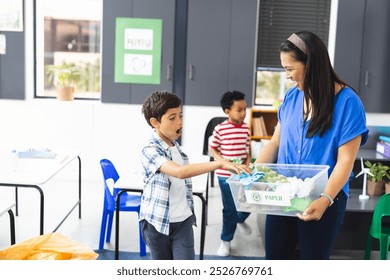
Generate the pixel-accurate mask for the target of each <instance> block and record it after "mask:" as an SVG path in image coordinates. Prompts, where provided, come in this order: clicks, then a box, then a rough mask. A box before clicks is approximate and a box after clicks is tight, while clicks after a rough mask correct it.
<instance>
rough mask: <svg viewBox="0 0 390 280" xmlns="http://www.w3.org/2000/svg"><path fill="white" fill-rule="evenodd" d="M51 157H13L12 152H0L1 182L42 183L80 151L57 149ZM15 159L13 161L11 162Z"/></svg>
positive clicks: (17, 183)
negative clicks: (54, 155)
mask: <svg viewBox="0 0 390 280" xmlns="http://www.w3.org/2000/svg"><path fill="white" fill-rule="evenodd" d="M55 152H56V153H57V155H56V157H54V158H52V159H50V158H14V159H13V158H12V153H11V152H9V153H6V152H2V153H0V170H1V172H0V184H10V185H12V184H16V185H42V184H45V183H46V182H47V181H48V180H49V179H51V178H52V177H53V176H54V175H56V174H57V173H58V172H59V171H60V170H61V169H62V168H64V167H65V166H66V165H67V164H69V163H70V162H71V161H72V160H74V159H75V158H76V157H78V156H79V154H80V152H78V151H55ZM11 161H13V162H11Z"/></svg>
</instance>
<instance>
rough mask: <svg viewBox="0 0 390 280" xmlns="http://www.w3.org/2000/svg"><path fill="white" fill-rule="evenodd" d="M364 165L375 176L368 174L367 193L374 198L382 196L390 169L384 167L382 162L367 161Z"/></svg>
mask: <svg viewBox="0 0 390 280" xmlns="http://www.w3.org/2000/svg"><path fill="white" fill-rule="evenodd" d="M364 163H365V165H366V166H367V167H368V168H369V169H370V172H371V174H372V175H373V176H371V175H370V174H368V177H367V193H368V194H369V195H374V196H380V195H382V194H383V190H384V180H385V178H386V177H387V176H388V174H389V169H390V167H389V166H386V165H383V164H382V163H381V162H376V163H371V162H370V161H368V160H367V161H365V162H364Z"/></svg>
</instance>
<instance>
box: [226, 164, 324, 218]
mask: <svg viewBox="0 0 390 280" xmlns="http://www.w3.org/2000/svg"><path fill="white" fill-rule="evenodd" d="M255 168H256V170H257V171H259V172H264V177H263V178H261V179H260V181H258V182H252V183H250V184H248V185H246V186H245V185H244V183H245V181H246V180H242V178H239V176H237V175H232V176H231V177H230V178H228V180H227V182H228V183H229V186H230V190H231V192H232V195H233V199H234V203H235V205H236V209H237V211H242V212H258V213H265V214H273V215H282V216H295V215H296V214H297V213H302V212H303V211H304V210H305V209H306V208H307V206H308V205H309V204H310V203H311V202H312V201H313V200H315V199H317V198H318V197H319V195H320V194H321V193H322V192H323V190H324V188H325V186H326V184H327V182H328V169H329V166H328V165H307V164H256V165H255ZM246 179H247V178H246ZM243 182H244V183H243Z"/></svg>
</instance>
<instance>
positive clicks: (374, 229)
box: [364, 193, 390, 260]
mask: <svg viewBox="0 0 390 280" xmlns="http://www.w3.org/2000/svg"><path fill="white" fill-rule="evenodd" d="M383 217H390V193H387V194H384V195H382V196H381V197H380V198H379V201H378V203H377V204H376V206H375V210H374V214H373V215H372V221H371V226H370V229H369V232H368V237H367V243H366V251H365V254H364V259H366V260H369V259H370V254H371V248H372V241H373V238H375V239H378V240H379V251H380V259H381V260H387V259H388V253H389V246H390V227H388V226H384V225H382V218H383Z"/></svg>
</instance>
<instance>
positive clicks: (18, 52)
mask: <svg viewBox="0 0 390 280" xmlns="http://www.w3.org/2000/svg"><path fill="white" fill-rule="evenodd" d="M1 34H3V35H4V36H5V40H6V53H5V54H1V55H0V99H15V100H23V99H25V91H26V90H25V66H26V64H25V38H24V32H11V31H2V32H1Z"/></svg>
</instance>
